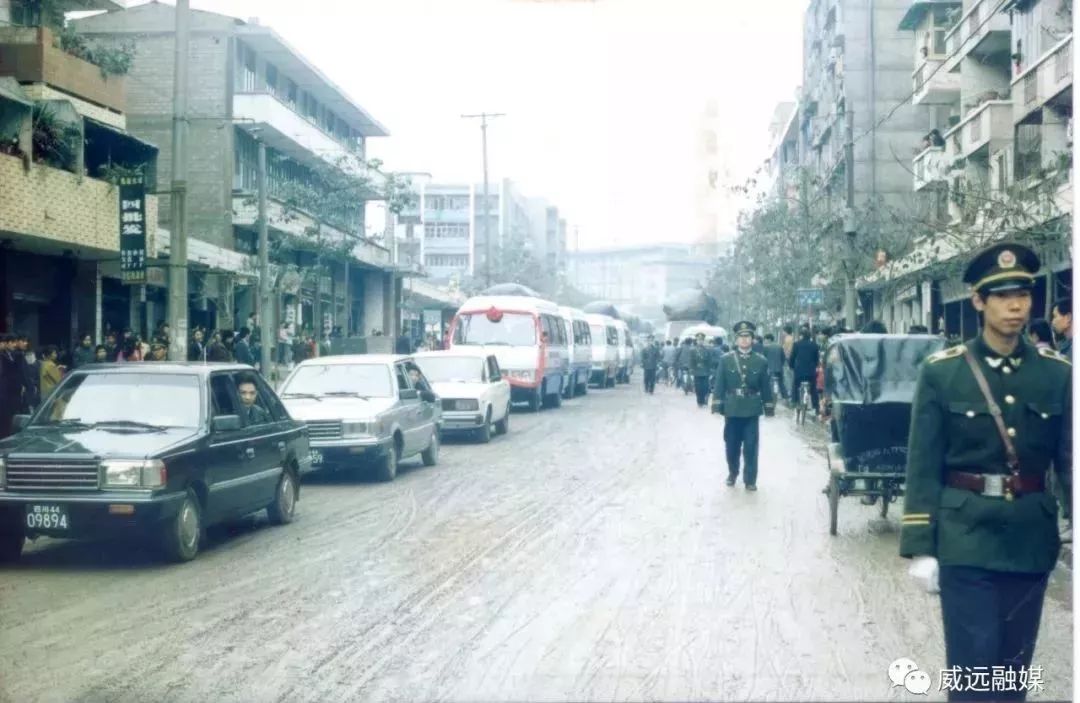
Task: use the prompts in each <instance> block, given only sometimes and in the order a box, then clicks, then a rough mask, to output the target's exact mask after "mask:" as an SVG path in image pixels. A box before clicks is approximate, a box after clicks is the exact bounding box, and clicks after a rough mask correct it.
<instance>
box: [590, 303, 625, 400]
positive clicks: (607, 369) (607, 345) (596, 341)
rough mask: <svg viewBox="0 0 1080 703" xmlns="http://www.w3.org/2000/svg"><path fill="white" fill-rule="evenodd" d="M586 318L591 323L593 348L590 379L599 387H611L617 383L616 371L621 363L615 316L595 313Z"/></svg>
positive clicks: (591, 345)
mask: <svg viewBox="0 0 1080 703" xmlns="http://www.w3.org/2000/svg"><path fill="white" fill-rule="evenodd" d="M585 320H586V321H587V322H588V323H589V335H590V337H591V344H590V347H591V349H592V355H591V356H592V370H591V371H590V373H589V380H590V381H591V382H592V383H593V384H595V385H596V387H597V388H610V387H612V386H614V385H615V372H616V371H617V370H618V365H619V356H618V348H619V340H618V332H616V331H615V318H613V317H609V316H608V315H599V314H595V313H594V314H589V315H586V316H585Z"/></svg>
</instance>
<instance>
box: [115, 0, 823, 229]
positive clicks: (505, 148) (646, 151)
mask: <svg viewBox="0 0 1080 703" xmlns="http://www.w3.org/2000/svg"><path fill="white" fill-rule="evenodd" d="M129 4H130V5H137V4H141V3H140V2H139V0H136V1H135V2H129ZM191 5H192V7H193V8H195V9H201V10H210V11H214V12H220V13H223V14H228V15H232V16H235V17H240V18H242V19H247V18H250V17H258V18H259V20H260V22H261V23H262V24H264V25H268V26H270V27H272V28H273V29H274V30H275V31H277V32H278V33H279V34H280V35H281V36H282V37H284V38H285V39H286V41H288V42H289V43H290V44H292V45H293V46H294V47H295V48H296V49H297V50H299V51H300V52H301V53H303V54H304V55H305V56H306V57H307V58H308V59H309V60H311V61H312V62H313V63H315V64H316V65H317V66H319V67H320V68H321V69H322V70H323V72H324V73H325V74H326V75H327V76H328V77H330V79H331V80H333V81H334V82H335V83H337V84H338V85H339V86H340V87H342V88H343V89H344V90H345V91H346V92H347V93H349V94H350V95H351V96H352V97H353V98H354V99H356V100H357V101H358V102H359V103H360V104H361V105H363V106H364V108H365V109H367V110H368V112H370V113H371V114H372V115H374V116H375V118H376V119H378V120H379V121H380V122H382V123H383V124H384V125H386V126H387V127H388V128H389V130H390V132H391V135H392V136H390V137H388V138H382V139H372V140H371V141H370V142H369V156H371V157H378V158H381V159H383V161H384V162H385V164H386V168H388V169H390V170H395V171H427V172H430V173H432V174H433V176H434V179H435V180H436V181H452V182H453V181H456V182H468V181H469V180H475V181H476V182H480V181H481V157H480V153H481V150H480V129H479V125H478V124H477V122H476V121H472V120H463V119H461V117H460V116H461V115H462V114H464V113H478V112H482V111H487V112H504V113H507V116H506V117H502V118H499V119H498V120H496V121H495V122H494V123H493V125H492V127H491V129H490V130H489V162H490V169H491V177H492V179H495V178H502V177H506V178H510V179H512V180H514V181H516V182H517V183H518V184H520V186H521V188H522V190H523V191H524V192H525V193H526V194H527V195H529V196H534V197H535V196H543V197H546V198H547V199H548V200H550V201H551V202H553V203H554V204H556V205H558V206H559V208H560V210H561V211H562V212H563V214H564V216H565V217H566V218H567V220H568V222H569V223H570V226H571V232H573V228H574V227H575V226H576V227H578V228H579V232H580V246H581V248H583V249H587V248H595V247H603V246H616V245H634V244H644V243H649V242H661V241H662V242H677V241H691V240H693V239H694V238H695V237H696V236H697V232H696V231H695V219H694V188H695V173H696V168H697V166H696V161H695V151H694V150H695V141H696V139H697V125H698V119H699V114H700V112H701V111H702V109H703V107H704V105H705V102H706V100H707V99H708V98H709V97H717V98H718V99H719V100H720V106H721V111H722V122H723V125H724V128H723V132H722V134H721V145H722V150H723V153H724V158H725V159H726V164H727V167H728V168H729V169H730V171H731V172H732V173H733V174H738V176H737V177H736V178H735V180H739V181H741V179H742V177H745V176H746V175H748V174H750V173H751V172H752V171H753V170H754V169H755V168H756V167H757V166H758V165H759V164H760V163H761V161H762V160H763V159H764V158H765V157H766V155H767V150H768V141H769V140H768V125H769V119H770V117H771V115H772V111H773V108H774V107H775V105H776V103H777V102H780V101H784V100H791V99H792V98H793V96H794V94H795V88H796V86H797V85H798V83H799V77H800V71H801V44H802V34H801V23H802V13H803V10H804V8H805V5H806V0H597V1H596V2H590V1H589V0H305V1H304V2H301V1H299V0H191ZM734 216H735V213H731V220H732V222H733V221H734ZM570 245H571V247H572V246H573V241H572V237H571V242H570Z"/></svg>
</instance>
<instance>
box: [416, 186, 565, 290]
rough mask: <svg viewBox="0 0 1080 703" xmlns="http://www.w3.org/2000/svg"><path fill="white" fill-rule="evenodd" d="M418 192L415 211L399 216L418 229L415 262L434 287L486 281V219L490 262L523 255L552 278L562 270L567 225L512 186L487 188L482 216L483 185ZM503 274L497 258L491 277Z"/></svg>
mask: <svg viewBox="0 0 1080 703" xmlns="http://www.w3.org/2000/svg"><path fill="white" fill-rule="evenodd" d="M417 190H418V198H417V200H416V204H415V207H414V208H412V209H411V210H408V211H406V212H405V213H402V215H403V217H407V218H412V219H415V220H416V223H417V224H418V225H420V231H421V232H422V235H421V236H420V238H419V241H418V242H417V244H416V248H417V249H418V250H419V261H420V262H421V263H422V265H423V268H424V270H425V271H426V273H427V274H428V275H429V276H430V277H431V278H432V280H433V281H435V282H440V283H448V282H450V281H452V280H454V281H457V282H458V283H461V282H462V281H463V280H465V279H466V278H475V279H480V280H482V279H484V278H485V277H486V274H487V269H486V264H485V256H486V253H487V250H486V245H485V239H484V236H485V235H484V227H485V218H486V220H487V223H486V225H487V227H488V228H489V229H488V231H489V232H490V235H491V243H492V256H493V257H498V256H499V255H500V252H502V253H503V255H504V256H508V255H509V254H508V252H513V251H518V250H522V251H527V252H529V253H530V254H531V255H532V256H534V257H536V258H538V259H539V260H540V261H542V262H544V264H545V265H546V266H548V267H549V268H550V269H551V270H552V271H554V272H557V271H559V270H561V267H563V266H564V265H565V257H566V223H565V220H560V219H559V216H558V208H556V207H555V206H553V205H551V204H549V203H547V202H546V201H544V200H542V199H539V198H528V197H526V196H525V195H524V194H522V192H521V190H520V189H519V188H518V187H517V186H516V185H515V184H514V183H513V181H510V180H508V179H503V180H500V181H498V182H496V183H491V184H489V186H488V195H489V198H490V203H489V204H488V207H487V208H486V211H485V208H484V207H483V205H484V188H483V186H482V185H476V184H447V183H425V184H421V185H420V186H419V187H418V189H417ZM502 273H503V272H502V271H501V270H500V261H499V260H498V258H496V259H495V261H494V265H493V270H492V275H493V276H494V277H495V278H497V277H498V276H499V275H500V274H502Z"/></svg>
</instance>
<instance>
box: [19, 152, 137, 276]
mask: <svg viewBox="0 0 1080 703" xmlns="http://www.w3.org/2000/svg"><path fill="white" fill-rule="evenodd" d="M0 183H3V184H4V186H3V188H0V231H2V232H10V233H14V234H15V237H16V239H19V240H24V241H25V243H26V245H27V247H28V248H32V249H35V250H38V251H41V252H42V253H55V254H60V253H62V252H64V251H68V250H74V251H76V252H77V253H78V255H79V256H80V258H85V259H101V258H107V257H110V256H111V257H113V258H115V255H116V254H117V252H119V251H120V199H119V195H118V193H119V191H118V190H117V189H116V186H114V185H112V184H111V183H107V182H105V181H102V180H98V179H96V178H89V177H86V176H83V177H79V176H76V175H75V174H74V173H71V172H69V171H64V170H61V169H58V168H53V167H51V166H47V165H45V164H41V163H35V164H31V165H30V166H28V167H26V168H24V166H23V160H22V159H21V158H19V157H16V156H9V155H7V154H0ZM157 221H158V211H157V197H155V196H153V195H147V196H146V242H147V254H148V255H149V256H156V252H155V250H154V239H155V235H156V233H157Z"/></svg>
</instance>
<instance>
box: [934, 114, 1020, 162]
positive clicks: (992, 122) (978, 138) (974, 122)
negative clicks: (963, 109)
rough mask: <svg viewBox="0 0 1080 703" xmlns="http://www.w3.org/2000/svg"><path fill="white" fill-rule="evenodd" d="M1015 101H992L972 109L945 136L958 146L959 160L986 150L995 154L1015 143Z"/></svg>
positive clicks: (956, 156) (957, 155)
mask: <svg viewBox="0 0 1080 703" xmlns="http://www.w3.org/2000/svg"><path fill="white" fill-rule="evenodd" d="M1012 105H1013V104H1012V101H1011V100H988V101H986V102H984V103H983V104H981V105H979V106H978V107H977V108H975V109H974V110H972V111H971V112H969V113H968V114H967V116H965V117H964V119H963V120H961V121H960V123H959V124H957V125H956V126H955V127H953V128H952V129H950V130H949V131H948V132H946V133H945V139H946V141H950V142H951V143H953V144H956V142H959V144H956V146H955V148H954V149H953V150H952V153H953V157H954V158H956V159H966V158H968V157H970V156H972V155H973V154H974V153H975V152H977V151H980V150H981V149H983V148H984V147H989V150H990V153H993V152H995V151H997V150H998V149H1000V148H1001V147H1003V146H1004V145H1006V144H1008V143H1009V142H1010V141H1012V138H1013V134H1012V131H1013V125H1012Z"/></svg>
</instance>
